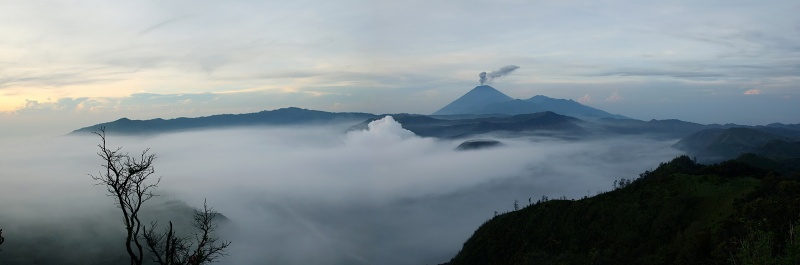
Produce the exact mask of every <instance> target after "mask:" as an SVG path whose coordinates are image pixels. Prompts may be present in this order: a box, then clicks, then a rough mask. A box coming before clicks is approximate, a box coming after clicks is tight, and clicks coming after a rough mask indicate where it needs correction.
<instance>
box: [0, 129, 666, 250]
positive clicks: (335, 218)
mask: <svg viewBox="0 0 800 265" xmlns="http://www.w3.org/2000/svg"><path fill="white" fill-rule="evenodd" d="M348 126H349V125H342V126H332V127H283V128H282V127H272V128H250V129H236V130H221V131H197V132H186V133H176V134H164V135H159V136H155V137H150V138H140V137H121V136H115V135H109V141H110V142H109V144H110V145H111V146H123V147H124V150H127V151H130V152H131V153H136V152H139V151H140V150H142V149H144V148H151V151H152V152H154V153H156V154H158V156H159V158H158V159H157V161H156V162H155V165H156V174H157V175H159V176H163V179H162V182H161V184H160V187H159V191H160V192H161V193H162V194H163V196H164V197H165V198H177V199H181V200H185V201H187V202H188V203H189V205H192V206H200V205H201V203H202V201H203V199H206V198H207V199H208V202H209V204H210V205H211V206H213V207H214V208H216V209H217V210H219V211H220V212H222V213H223V214H225V215H226V216H227V217H228V218H230V219H231V221H232V225H231V226H228V227H227V228H225V229H224V230H223V231H221V232H222V234H223V235H225V236H226V237H228V239H230V240H232V241H233V242H234V244H233V245H232V247H231V251H230V256H229V257H226V258H225V259H223V260H222V263H221V264H265V263H268V264H435V263H440V262H444V261H446V260H448V259H449V258H450V257H452V256H453V255H454V254H455V253H456V251H457V250H458V249H459V248H460V247H461V244H463V242H464V241H465V240H466V239H467V238H468V237H469V236H470V235H471V234H472V232H473V231H474V230H475V229H477V227H478V226H479V225H480V224H481V223H483V222H484V221H486V220H487V219H489V218H491V217H492V216H493V214H494V212H495V211H497V212H505V211H509V210H511V209H512V205H513V202H514V200H519V201H520V202H521V204H523V205H524V204H525V203H527V201H528V198H532V200H533V201H535V200H536V199H537V198H540V197H541V196H548V197H550V198H557V197H561V196H566V197H568V198H580V197H582V196H586V195H594V194H596V193H597V192H600V191H603V190H608V189H610V187H611V183H612V181H613V180H614V179H619V178H622V177H625V178H631V177H634V176H636V175H637V174H638V173H641V172H642V171H644V170H646V169H652V168H654V167H655V166H657V165H658V163H659V162H663V161H666V160H668V159H671V158H672V157H674V156H675V155H677V154H678V153H677V152H676V151H674V150H672V149H670V148H669V145H671V144H672V141H667V142H660V141H652V140H645V139H611V140H603V141H581V142H564V141H552V140H547V139H539V138H517V139H501V140H502V141H503V142H504V143H506V145H505V146H504V147H501V148H494V149H486V150H478V151H468V152H458V151H455V150H454V149H455V147H456V146H457V145H458V144H460V141H441V140H435V139H430V138H421V137H417V136H415V135H413V134H412V133H411V132H409V131H407V130H405V129H403V128H402V127H401V125H400V124H399V123H397V122H396V121H394V120H393V119H392V118H391V117H386V118H384V119H382V120H378V121H374V122H372V123H370V124H369V126H368V129H367V130H362V131H351V132H347V133H343V131H344V129H346V128H347V127H348ZM97 140H98V139H95V138H94V137H90V136H85V137H83V136H81V137H61V138H52V139H46V140H41V141H29V142H14V143H2V144H3V147H4V148H2V149H0V150H2V151H0V166H2V167H3V168H7V169H9V170H4V172H2V173H0V174H2V175H0V207H2V209H4V210H3V212H2V213H0V215H2V216H0V222H1V223H0V225H3V226H4V233H5V235H6V238H7V239H8V240H7V242H6V244H7V245H9V246H5V245H4V247H10V246H11V244H14V241H13V240H11V238H13V236H14V233H17V232H15V231H19V228H21V226H19V225H13V224H12V223H19V222H22V221H24V220H40V219H47V218H49V219H53V218H67V217H68V218H71V220H73V222H84V221H87V222H88V220H94V221H93V222H95V223H102V224H104V225H102V226H95V228H86V229H78V230H76V232H75V233H76V234H74V236H73V237H75V238H84V239H87V238H92V235H93V234H96V233H106V234H109V233H110V232H109V231H112V232H113V231H115V230H114V228H115V224H117V222H118V221H119V220H118V218H116V215H114V214H113V212H111V211H112V210H113V209H112V208H111V201H110V200H109V199H108V198H107V197H105V196H104V193H103V189H102V188H101V187H97V186H94V185H92V182H91V180H90V178H89V177H88V176H87V175H86V174H87V173H94V172H95V171H96V170H98V169H99V164H100V161H99V160H98V159H97V157H96V156H95V155H94V153H95V152H96V150H95V149H96V146H95V145H96V144H97ZM109 213H111V214H109ZM45 217H46V218H45ZM42 225H46V223H45V224H42ZM118 229H121V227H119V228H118ZM110 234H112V235H113V233H110ZM107 241H108V242H116V241H114V237H110V239H107ZM111 244H113V243H111Z"/></svg>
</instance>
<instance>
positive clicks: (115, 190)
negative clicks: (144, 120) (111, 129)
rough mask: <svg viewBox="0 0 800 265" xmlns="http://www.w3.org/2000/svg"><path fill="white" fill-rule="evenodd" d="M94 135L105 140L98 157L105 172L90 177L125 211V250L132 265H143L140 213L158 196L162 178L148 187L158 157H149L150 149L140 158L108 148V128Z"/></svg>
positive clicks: (152, 155)
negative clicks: (156, 190)
mask: <svg viewBox="0 0 800 265" xmlns="http://www.w3.org/2000/svg"><path fill="white" fill-rule="evenodd" d="M94 134H96V135H98V136H100V139H101V140H102V142H101V143H100V144H98V145H97V147H99V148H100V152H98V153H97V155H98V156H100V158H101V159H102V160H103V164H102V165H101V166H102V168H103V169H102V170H101V171H100V172H98V174H97V175H90V176H91V177H92V178H93V179H94V180H96V181H97V185H102V186H105V187H106V189H107V190H108V195H109V196H110V197H112V198H114V203H115V204H116V205H117V207H119V208H120V210H121V211H122V220H123V223H124V224H125V231H126V232H127V236H126V238H125V249H126V251H127V252H128V255H129V256H130V258H131V265H141V264H142V262H143V260H144V258H143V255H144V251H143V247H142V243H141V242H140V233H141V232H142V230H143V228H144V227H143V225H142V222H141V220H140V219H139V210H141V208H142V204H144V202H146V201H147V200H149V199H151V198H152V197H153V196H155V194H153V189H155V188H156V187H157V185H158V183H159V182H160V181H161V179H160V178H158V179H156V180H155V181H154V183H148V178H149V177H150V176H151V175H152V174H153V173H155V170H154V169H153V160H155V158H156V155H154V154H148V153H147V152H148V151H149V149H146V150H144V151H143V152H142V154H141V155H140V156H138V158H137V157H132V156H129V155H128V153H123V152H122V151H121V150H122V149H121V148H116V149H109V148H108V146H107V145H106V132H105V128H100V132H95V133H94Z"/></svg>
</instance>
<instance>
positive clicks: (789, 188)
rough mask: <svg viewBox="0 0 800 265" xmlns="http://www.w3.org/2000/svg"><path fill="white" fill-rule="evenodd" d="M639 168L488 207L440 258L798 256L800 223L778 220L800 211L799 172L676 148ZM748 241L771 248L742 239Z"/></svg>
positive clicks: (626, 260)
mask: <svg viewBox="0 0 800 265" xmlns="http://www.w3.org/2000/svg"><path fill="white" fill-rule="evenodd" d="M755 160H757V159H755ZM762 162H763V161H762ZM793 174H794V176H800V175H798V173H797V172H794V173H793ZM640 176H641V177H640V178H639V179H636V180H634V181H621V182H616V183H623V184H621V185H620V184H615V185H614V190H613V191H610V192H606V193H602V194H599V195H597V196H594V197H591V198H584V199H580V200H547V199H546V198H543V200H540V201H539V202H537V203H535V204H533V205H530V206H528V207H525V208H523V209H521V210H518V211H513V212H509V213H505V214H501V215H497V216H495V217H494V218H492V219H491V220H489V221H487V222H486V223H484V224H483V225H481V226H480V228H478V230H477V231H475V233H474V234H473V235H472V236H471V237H470V238H469V240H467V242H466V243H464V246H463V248H462V249H461V251H459V253H458V254H457V255H456V256H455V257H454V258H453V259H452V260H451V261H450V262H448V263H445V264H449V265H465V264H466V265H469V264H507V265H515V264H656V265H658V264H765V263H758V262H756V263H742V260H744V259H746V258H757V259H760V260H772V261H774V262H769V263H766V264H799V263H798V262H800V257H798V256H796V255H794V253H797V251H798V250H800V243H798V239H800V237H798V236H797V233H798V231H800V230H793V231H791V232H788V231H790V230H789V229H790V226H788V225H787V224H795V223H797V222H798V220H800V217H798V216H800V215H799V214H800V200H797V194H798V193H800V181H798V180H797V179H796V178H794V179H785V178H781V177H790V176H792V175H785V176H781V175H777V176H776V175H775V173H774V172H771V171H769V170H767V169H764V168H759V167H757V166H754V165H752V164H748V163H746V162H742V161H727V162H725V163H721V164H716V165H701V164H697V163H696V162H694V161H692V160H691V159H690V158H689V157H687V156H682V157H679V158H676V159H675V160H673V161H671V162H669V163H666V164H662V165H661V166H659V167H658V168H657V169H656V170H655V171H653V172H649V171H648V172H645V173H642V174H641V175H640ZM787 232H788V233H787ZM758 244H761V245H760V246H759V247H761V248H762V249H768V250H772V251H761V252H755V253H754V252H753V249H752V248H746V247H742V246H756V245H758Z"/></svg>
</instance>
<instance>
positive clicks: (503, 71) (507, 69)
mask: <svg viewBox="0 0 800 265" xmlns="http://www.w3.org/2000/svg"><path fill="white" fill-rule="evenodd" d="M517 69H519V66H516V65H507V66H503V67H501V68H500V69H499V70H497V71H491V72H489V73H486V72H481V73H480V74H478V76H479V77H480V78H481V79H480V82H481V85H484V84H486V83H488V82H489V81H492V79H495V78H498V77H501V76H504V75H507V74H510V73H511V72H513V71H514V70H517Z"/></svg>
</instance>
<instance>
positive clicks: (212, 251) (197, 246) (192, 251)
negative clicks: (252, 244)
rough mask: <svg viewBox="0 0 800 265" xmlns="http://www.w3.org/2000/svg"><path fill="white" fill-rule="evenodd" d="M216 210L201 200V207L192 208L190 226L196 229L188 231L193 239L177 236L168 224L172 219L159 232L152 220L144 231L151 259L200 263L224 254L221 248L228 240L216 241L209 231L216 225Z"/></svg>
mask: <svg viewBox="0 0 800 265" xmlns="http://www.w3.org/2000/svg"><path fill="white" fill-rule="evenodd" d="M217 214H218V213H217V212H216V211H214V209H212V208H208V204H207V203H206V202H203V211H202V212H201V211H197V210H196V211H195V213H194V220H193V221H192V226H193V227H194V228H196V229H197V230H199V232H195V233H193V234H192V238H193V239H194V242H189V240H190V238H187V237H179V236H177V235H176V234H175V231H174V230H173V228H172V222H169V227H167V229H166V230H165V231H164V233H162V234H158V233H156V232H155V231H154V230H155V228H156V224H155V223H153V225H152V228H151V229H150V230H149V231H147V232H145V234H144V237H145V240H147V246H148V248H149V249H150V252H151V253H153V256H154V257H153V261H155V262H157V263H158V264H160V265H200V264H208V263H211V262H215V261H217V259H219V258H221V257H223V256H225V255H227V253H226V251H225V249H226V248H228V246H230V244H231V242H230V241H221V242H219V243H218V241H219V237H216V236H214V235H213V233H214V231H215V230H216V229H217V224H216V223H214V218H215V217H216V216H217Z"/></svg>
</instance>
